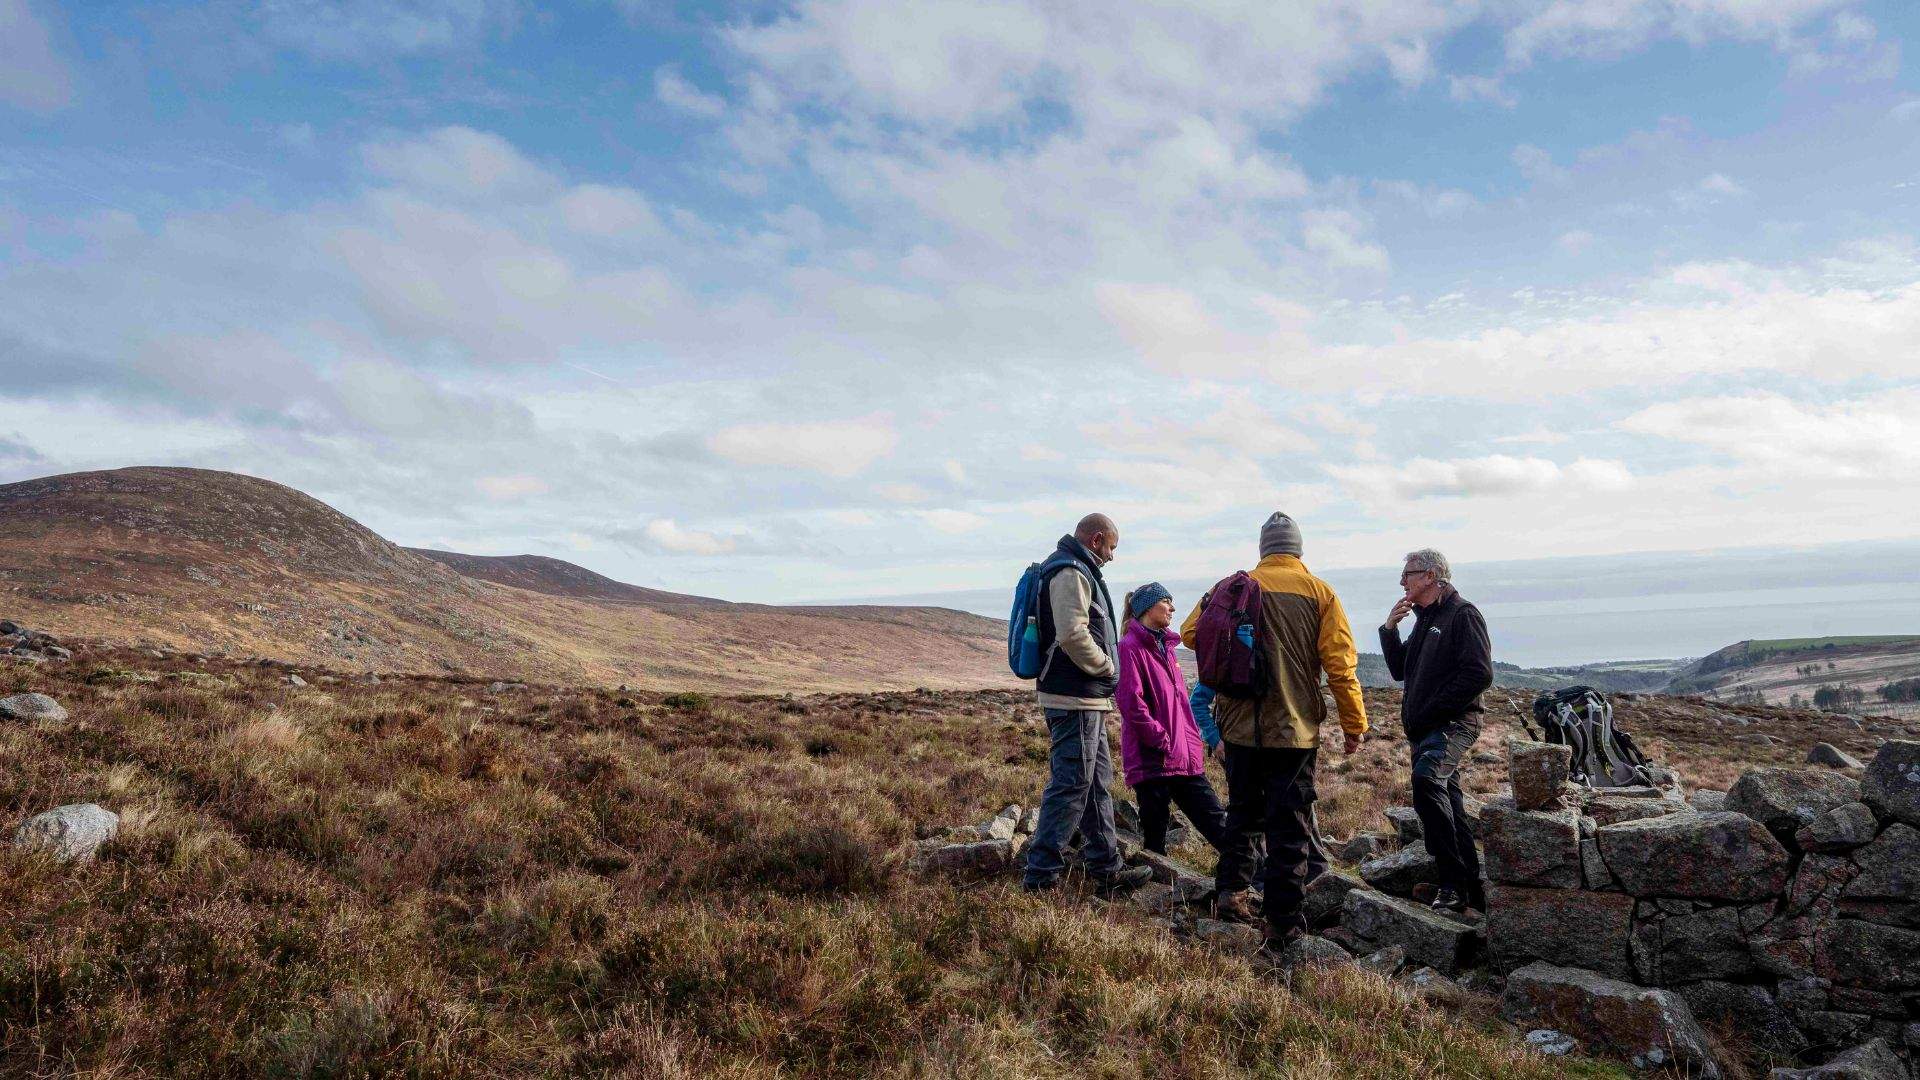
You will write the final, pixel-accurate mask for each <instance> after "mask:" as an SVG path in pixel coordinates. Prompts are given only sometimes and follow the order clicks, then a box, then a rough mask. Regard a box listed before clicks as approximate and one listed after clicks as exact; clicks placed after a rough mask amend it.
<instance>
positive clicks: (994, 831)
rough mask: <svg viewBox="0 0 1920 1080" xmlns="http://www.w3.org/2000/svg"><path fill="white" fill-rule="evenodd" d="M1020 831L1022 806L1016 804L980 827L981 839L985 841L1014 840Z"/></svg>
mask: <svg viewBox="0 0 1920 1080" xmlns="http://www.w3.org/2000/svg"><path fill="white" fill-rule="evenodd" d="M1019 831H1020V804H1019V803H1014V804H1013V805H1011V806H1008V807H1007V808H1006V809H1004V810H1002V811H1000V812H999V813H998V814H996V815H994V817H993V820H991V821H989V822H987V823H986V824H985V825H982V826H980V833H981V838H982V839H985V840H1012V839H1013V838H1014V837H1015V836H1016V835H1018V834H1019Z"/></svg>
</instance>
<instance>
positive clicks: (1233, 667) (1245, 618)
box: [1193, 570, 1269, 698]
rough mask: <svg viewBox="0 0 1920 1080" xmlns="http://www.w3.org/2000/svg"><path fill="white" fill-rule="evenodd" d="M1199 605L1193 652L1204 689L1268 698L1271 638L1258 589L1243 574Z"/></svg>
mask: <svg viewBox="0 0 1920 1080" xmlns="http://www.w3.org/2000/svg"><path fill="white" fill-rule="evenodd" d="M1200 603H1201V608H1200V621H1199V622H1198V623H1197V624H1195V626H1194V642H1193V651H1194V652H1195V653H1196V654H1197V655H1198V656H1199V659H1200V665H1199V666H1200V682H1201V684H1202V685H1205V686H1209V687H1212V688H1213V692H1214V693H1216V694H1222V695H1225V696H1226V697H1232V698H1259V697H1265V696H1266V693H1267V686H1268V683H1269V679H1268V678H1267V661H1266V649H1265V647H1264V646H1265V642H1266V637H1267V634H1266V627H1265V625H1264V622H1265V620H1263V619H1262V618H1261V617H1260V614H1261V604H1260V586H1259V584H1258V583H1256V582H1255V581H1254V580H1253V578H1251V577H1249V576H1248V575H1247V572H1246V571H1244V570H1242V571H1239V572H1237V573H1235V574H1234V575H1233V576H1232V577H1229V578H1227V579H1226V580H1225V581H1222V582H1221V583H1220V584H1218V585H1215V586H1214V587H1213V588H1212V589H1210V590H1208V592H1207V595H1206V596H1205V597H1204V598H1203V599H1202V600H1201V601H1200Z"/></svg>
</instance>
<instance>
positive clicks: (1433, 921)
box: [1342, 889, 1479, 975]
mask: <svg viewBox="0 0 1920 1080" xmlns="http://www.w3.org/2000/svg"><path fill="white" fill-rule="evenodd" d="M1342 921H1344V922H1345V923H1346V926H1347V929H1349V930H1352V931H1353V932H1354V934H1356V935H1357V936H1359V938H1360V939H1361V940H1362V941H1365V942H1367V943H1369V944H1371V945H1374V946H1378V947H1385V946H1389V945H1398V946H1400V947H1401V948H1403V949H1405V950H1406V953H1407V961H1408V962H1409V963H1415V964H1424V965H1426V966H1428V967H1431V968H1434V969H1435V970H1437V971H1439V972H1441V973H1443V974H1446V975H1453V974H1454V973H1456V972H1458V971H1459V970H1460V969H1461V968H1462V967H1463V966H1465V965H1466V963H1467V961H1468V960H1470V959H1471V958H1472V956H1473V950H1474V946H1475V943H1476V942H1477V940H1478V938H1479V933H1478V932H1477V931H1476V930H1474V928H1473V927H1471V926H1467V925H1465V924H1463V923H1458V922H1455V921H1454V920H1452V919H1449V918H1447V917H1446V916H1444V915H1440V914H1438V913H1436V912H1435V911H1433V909H1431V908H1429V907H1426V906H1425V905H1422V904H1416V903H1413V902H1412V901H1409V900H1402V899H1400V898H1399V897H1397V896H1386V895H1383V894H1381V893H1377V892H1374V891H1372V890H1371V889H1354V890H1352V891H1351V892H1349V893H1347V900H1346V909H1345V912H1344V918H1343V920H1342Z"/></svg>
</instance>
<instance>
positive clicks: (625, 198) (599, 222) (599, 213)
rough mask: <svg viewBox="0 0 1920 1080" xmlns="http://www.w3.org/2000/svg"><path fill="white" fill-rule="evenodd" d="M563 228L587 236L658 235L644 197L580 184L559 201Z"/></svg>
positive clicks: (656, 223)
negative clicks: (565, 226)
mask: <svg viewBox="0 0 1920 1080" xmlns="http://www.w3.org/2000/svg"><path fill="white" fill-rule="evenodd" d="M558 205H559V208H560V218H561V220H562V221H565V222H566V223H567V228H569V229H572V230H573V231H574V232H577V233H583V234H586V235H589V236H608V237H613V236H635V235H637V236H652V235H655V234H658V233H659V232H660V231H661V225H660V219H659V217H658V216H657V215H655V214H654V211H653V206H652V204H650V203H649V202H648V201H647V197H646V196H645V195H642V194H641V193H639V192H637V191H634V190H633V189H631V188H621V187H609V186H607V185H605V184H581V185H580V186H578V187H575V188H573V189H571V190H570V191H568V192H567V193H566V194H565V195H562V196H561V197H560V201H559V204H558Z"/></svg>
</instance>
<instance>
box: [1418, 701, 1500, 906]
mask: <svg viewBox="0 0 1920 1080" xmlns="http://www.w3.org/2000/svg"><path fill="white" fill-rule="evenodd" d="M1479 737H1480V722H1479V721H1478V720H1458V721H1455V722H1454V723H1452V724H1449V725H1447V726H1446V727H1443V728H1441V729H1440V730H1438V731H1435V732H1432V733H1430V734H1428V735H1426V736H1424V737H1422V738H1421V740H1420V741H1419V742H1417V743H1415V744H1414V745H1413V809H1414V812H1415V813H1417V814H1419V815H1420V829H1421V831H1422V832H1424V833H1425V834H1426V843H1427V854H1429V855H1432V856H1433V864H1434V870H1435V872H1436V873H1438V874H1439V876H1440V883H1441V884H1442V885H1448V886H1451V887H1452V888H1454V889H1455V890H1457V891H1458V892H1459V893H1460V895H1461V896H1463V897H1465V898H1466V900H1467V902H1468V903H1470V904H1472V905H1473V906H1474V907H1477V908H1479V909H1480V910H1482V911H1485V910H1486V909H1487V902H1486V895H1485V891H1484V890H1483V889H1482V888H1481V886H1480V853H1479V851H1477V850H1476V849H1475V848H1474V846H1473V830H1472V829H1471V828H1470V827H1469V826H1468V825H1467V808H1466V804H1465V802H1464V796H1463V795H1462V793H1461V791H1460V763H1461V762H1462V761H1464V760H1465V759H1466V756H1467V751H1468V750H1471V749H1472V748H1473V743H1474V740H1475V739H1478V738H1479Z"/></svg>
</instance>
